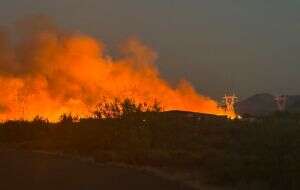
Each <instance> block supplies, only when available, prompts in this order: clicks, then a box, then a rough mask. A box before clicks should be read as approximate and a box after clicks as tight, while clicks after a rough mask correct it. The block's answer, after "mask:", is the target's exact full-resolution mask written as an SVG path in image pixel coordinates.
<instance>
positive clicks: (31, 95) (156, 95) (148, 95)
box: [0, 20, 235, 121]
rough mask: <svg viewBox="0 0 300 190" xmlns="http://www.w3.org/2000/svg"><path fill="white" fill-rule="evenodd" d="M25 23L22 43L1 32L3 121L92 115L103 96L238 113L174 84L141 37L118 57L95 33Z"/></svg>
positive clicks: (0, 112) (167, 106)
mask: <svg viewBox="0 0 300 190" xmlns="http://www.w3.org/2000/svg"><path fill="white" fill-rule="evenodd" d="M25 23H26V24H24V23H23V28H25V29H20V30H21V31H22V32H21V33H22V34H21V35H20V36H21V37H19V39H18V40H16V42H10V40H9V38H8V37H7V36H6V35H5V33H4V32H2V34H1V35H0V88H1V90H0V119H1V120H8V119H20V118H23V119H32V118H34V117H35V116H36V115H40V116H43V117H46V118H48V119H49V120H51V121H56V120H58V118H59V116H60V115H61V114H62V113H72V114H74V115H78V116H80V117H86V116H89V115H90V114H91V111H92V110H93V109H94V108H95V106H96V105H97V103H99V102H100V101H101V100H102V99H103V97H106V98H110V99H113V98H118V99H120V100H123V99H125V98H128V97H129V98H131V99H134V100H135V101H136V102H141V103H144V102H146V103H149V104H151V103H152V102H154V101H157V102H159V103H160V104H161V105H162V106H163V108H164V110H173V109H176V110H185V111H194V112H202V113H210V114H215V115H227V116H229V117H233V116H234V115H235V114H234V113H228V112H225V111H224V109H222V108H220V107H219V106H218V104H217V102H215V101H214V100H212V99H210V98H209V97H205V96H202V95H199V94H198V93H197V92H196V91H195V89H194V88H193V87H192V86H191V85H190V84H189V83H188V82H187V81H182V82H180V83H179V84H178V86H177V87H171V86H170V85H169V84H168V83H167V82H166V81H165V80H163V79H162V78H161V77H160V75H159V72H158V71H157V69H156V68H155V66H154V63H155V60H156V57H157V55H156V53H155V52H154V51H152V50H151V49H150V48H149V47H147V46H145V45H144V44H142V43H141V42H140V41H139V40H137V39H134V38H132V39H129V40H127V41H126V43H124V44H123V45H122V46H121V52H122V56H120V57H118V58H113V57H112V56H109V55H108V54H107V53H106V51H105V48H104V44H103V43H102V42H100V41H97V40H95V39H93V38H91V37H89V36H86V35H83V34H76V33H75V34H74V33H72V34H67V33H63V32H58V30H57V29H53V28H51V27H49V26H47V27H44V25H45V24H41V22H36V21H34V22H32V20H31V21H30V22H25ZM28 23H30V24H28ZM21 25H22V24H21ZM24 25H25V27H24ZM28 25H29V26H28ZM41 25H42V26H43V27H41ZM24 31H25V32H24Z"/></svg>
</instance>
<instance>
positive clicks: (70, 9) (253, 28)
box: [0, 0, 300, 98]
mask: <svg viewBox="0 0 300 190" xmlns="http://www.w3.org/2000/svg"><path fill="white" fill-rule="evenodd" d="M32 14H45V15H49V16H50V17H52V18H54V20H55V21H57V23H58V24H59V25H60V26H62V27H64V28H68V29H70V30H73V29H74V30H77V31H80V32H83V33H86V34H89V35H92V36H94V37H97V38H101V39H102V40H103V41H105V42H106V43H108V44H114V45H116V44H117V42H119V41H120V40H122V39H124V38H126V37H128V36H131V35H136V36H138V37H139V38H141V39H142V40H143V41H144V42H146V43H147V44H148V45H150V46H151V47H153V48H154V49H155V50H156V51H157V52H158V54H159V60H158V62H157V65H158V67H159V69H160V71H161V73H162V76H163V77H164V78H166V79H167V80H168V81H170V82H171V83H175V82H176V81H178V79H180V78H186V79H188V80H189V81H191V83H192V84H193V85H194V86H195V88H196V89H197V90H198V91H200V92H202V93H204V94H207V95H209V96H212V97H214V98H220V97H221V96H222V95H223V94H224V93H225V92H226V91H227V90H228V88H234V90H235V92H236V93H237V94H238V95H239V96H240V97H242V98H245V97H247V96H249V95H252V94H254V93H259V92H270V93H274V94H279V93H285V94H300V1H299V0H51V1H50V0H49V1H41V0H1V6H0V23H1V24H2V25H7V24H11V23H13V22H15V21H16V20H17V19H22V18H24V17H25V16H27V15H32Z"/></svg>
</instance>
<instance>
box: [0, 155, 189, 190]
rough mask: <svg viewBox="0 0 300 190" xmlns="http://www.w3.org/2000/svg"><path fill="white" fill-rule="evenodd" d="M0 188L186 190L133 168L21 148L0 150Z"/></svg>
mask: <svg viewBox="0 0 300 190" xmlns="http://www.w3.org/2000/svg"><path fill="white" fill-rule="evenodd" d="M0 189H3V190H15V189H16V190H19V189H30V190H41V189H43V190H48V189H49V190H50V189H51V190H53V189H55V190H68V189H70V190H93V189H101V190H102V189H103V190H110V189H111V190H116V189H130V190H135V189H136V190H141V189H143V190H150V189H151V190H160V189H161V190H168V189H170V190H179V189H180V190H189V188H188V187H185V186H183V185H181V184H180V183H178V182H175V181H169V180H166V179H162V178H159V177H156V176H152V175H150V174H147V173H144V172H141V171H136V170H134V169H128V168H119V167H113V166H97V165H94V164H89V163H83V162H80V161H76V160H69V159H64V158H58V157H54V156H51V155H43V154H38V153H29V152H23V151H0Z"/></svg>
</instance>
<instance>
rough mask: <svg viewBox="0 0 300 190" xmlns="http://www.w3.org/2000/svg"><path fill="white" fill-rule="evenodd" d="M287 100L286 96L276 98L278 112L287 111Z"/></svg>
mask: <svg viewBox="0 0 300 190" xmlns="http://www.w3.org/2000/svg"><path fill="white" fill-rule="evenodd" d="M287 99H288V97H287V96H286V95H280V96H276V97H275V102H276V104H277V109H278V111H280V112H283V111H285V109H286V102H287Z"/></svg>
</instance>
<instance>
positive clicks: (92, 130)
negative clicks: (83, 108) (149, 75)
mask: <svg viewBox="0 0 300 190" xmlns="http://www.w3.org/2000/svg"><path fill="white" fill-rule="evenodd" d="M0 146H2V148H11V149H15V150H18V151H23V150H26V151H28V152H30V151H36V150H39V151H46V152H56V153H57V152H58V153H60V154H63V155H71V157H72V156H74V157H80V158H84V157H89V158H92V159H93V160H94V161H95V162H96V163H102V164H105V163H112V162H113V163H122V164H124V165H131V166H134V167H137V168H139V167H151V168H155V169H157V170H161V171H163V172H166V173H168V174H170V175H173V174H174V173H176V174H180V175H178V176H179V177H178V179H179V180H181V181H182V182H185V184H190V185H193V186H194V187H195V186H196V187H199V189H203V188H201V187H203V186H202V185H203V184H205V185H213V186H218V187H220V188H221V189H224V188H230V189H241V190H252V189H253V190H260V189H261V190H281V189H284V190H298V189H299V187H300V115H299V114H289V113H281V114H279V113H278V114H274V115H271V116H267V117H263V118H256V119H253V118H251V119H248V120H247V119H246V120H229V119H226V118H222V117H215V116H208V115H207V116H204V115H199V114H198V115H197V114H193V113H183V112H163V113H156V112H149V113H136V112H135V113H131V114H128V115H125V116H121V117H118V118H111V119H103V118H98V119H95V118H89V119H82V120H80V121H78V120H77V121H73V119H72V118H71V117H63V118H62V120H61V121H60V122H58V123H49V122H47V121H46V120H42V119H41V118H37V119H35V120H34V121H31V122H28V121H8V122H5V123H2V124H0ZM10 157H11V158H10ZM0 162H1V167H0V168H1V172H2V173H1V174H2V175H3V174H5V175H4V176H3V177H2V179H1V180H3V181H5V182H6V183H0V184H1V185H6V184H9V183H10V184H13V185H15V186H18V185H21V186H25V185H26V184H27V185H29V184H31V185H32V184H33V185H36V186H37V187H40V186H43V185H45V187H44V188H43V189H45V188H46V187H47V188H48V187H53V185H54V186H57V185H58V187H63V186H65V185H71V186H72V188H63V189H76V188H77V189H84V187H82V186H80V185H91V188H92V187H96V185H99V186H105V185H107V187H108V188H109V186H108V185H110V184H111V185H113V186H112V188H113V187H116V186H117V187H119V186H120V187H123V188H124V189H126V188H127V187H129V186H128V185H132V186H133V187H136V189H146V188H149V189H159V188H161V189H176V188H178V187H179V186H178V184H174V183H172V182H167V181H165V180H162V179H158V178H155V177H151V176H148V175H145V174H142V173H139V172H135V171H132V170H126V169H125V170H124V169H118V168H106V167H104V168H99V167H96V166H95V168H94V166H90V165H86V164H81V163H78V162H74V161H66V160H60V159H53V158H48V157H46V158H44V157H42V156H34V155H31V154H30V155H28V154H24V153H15V154H12V153H8V154H4V153H3V155H1V159H0ZM35 164H36V165H35ZM48 169H50V170H48ZM48 172H49V173H48ZM24 176H25V177H24ZM102 179H103V180H102ZM85 180H87V181H85ZM117 181H120V182H118V183H117ZM112 182H113V183H112ZM24 184H25V185H24ZM60 184H61V185H60ZM39 185H40V186H39ZM93 185H95V186H93ZM114 185H116V186H114ZM73 186H74V188H73ZM81 187H82V188H81ZM86 188H87V189H91V188H89V187H86ZM108 188H104V189H108ZM1 189H3V188H1ZM4 189H5V188H4ZM9 189H11V188H9ZM52 189H54V188H52ZM56 189H57V188H56ZM115 189H120V188H115ZM127 189H128V188H127ZM129 189H134V188H129Z"/></svg>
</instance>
